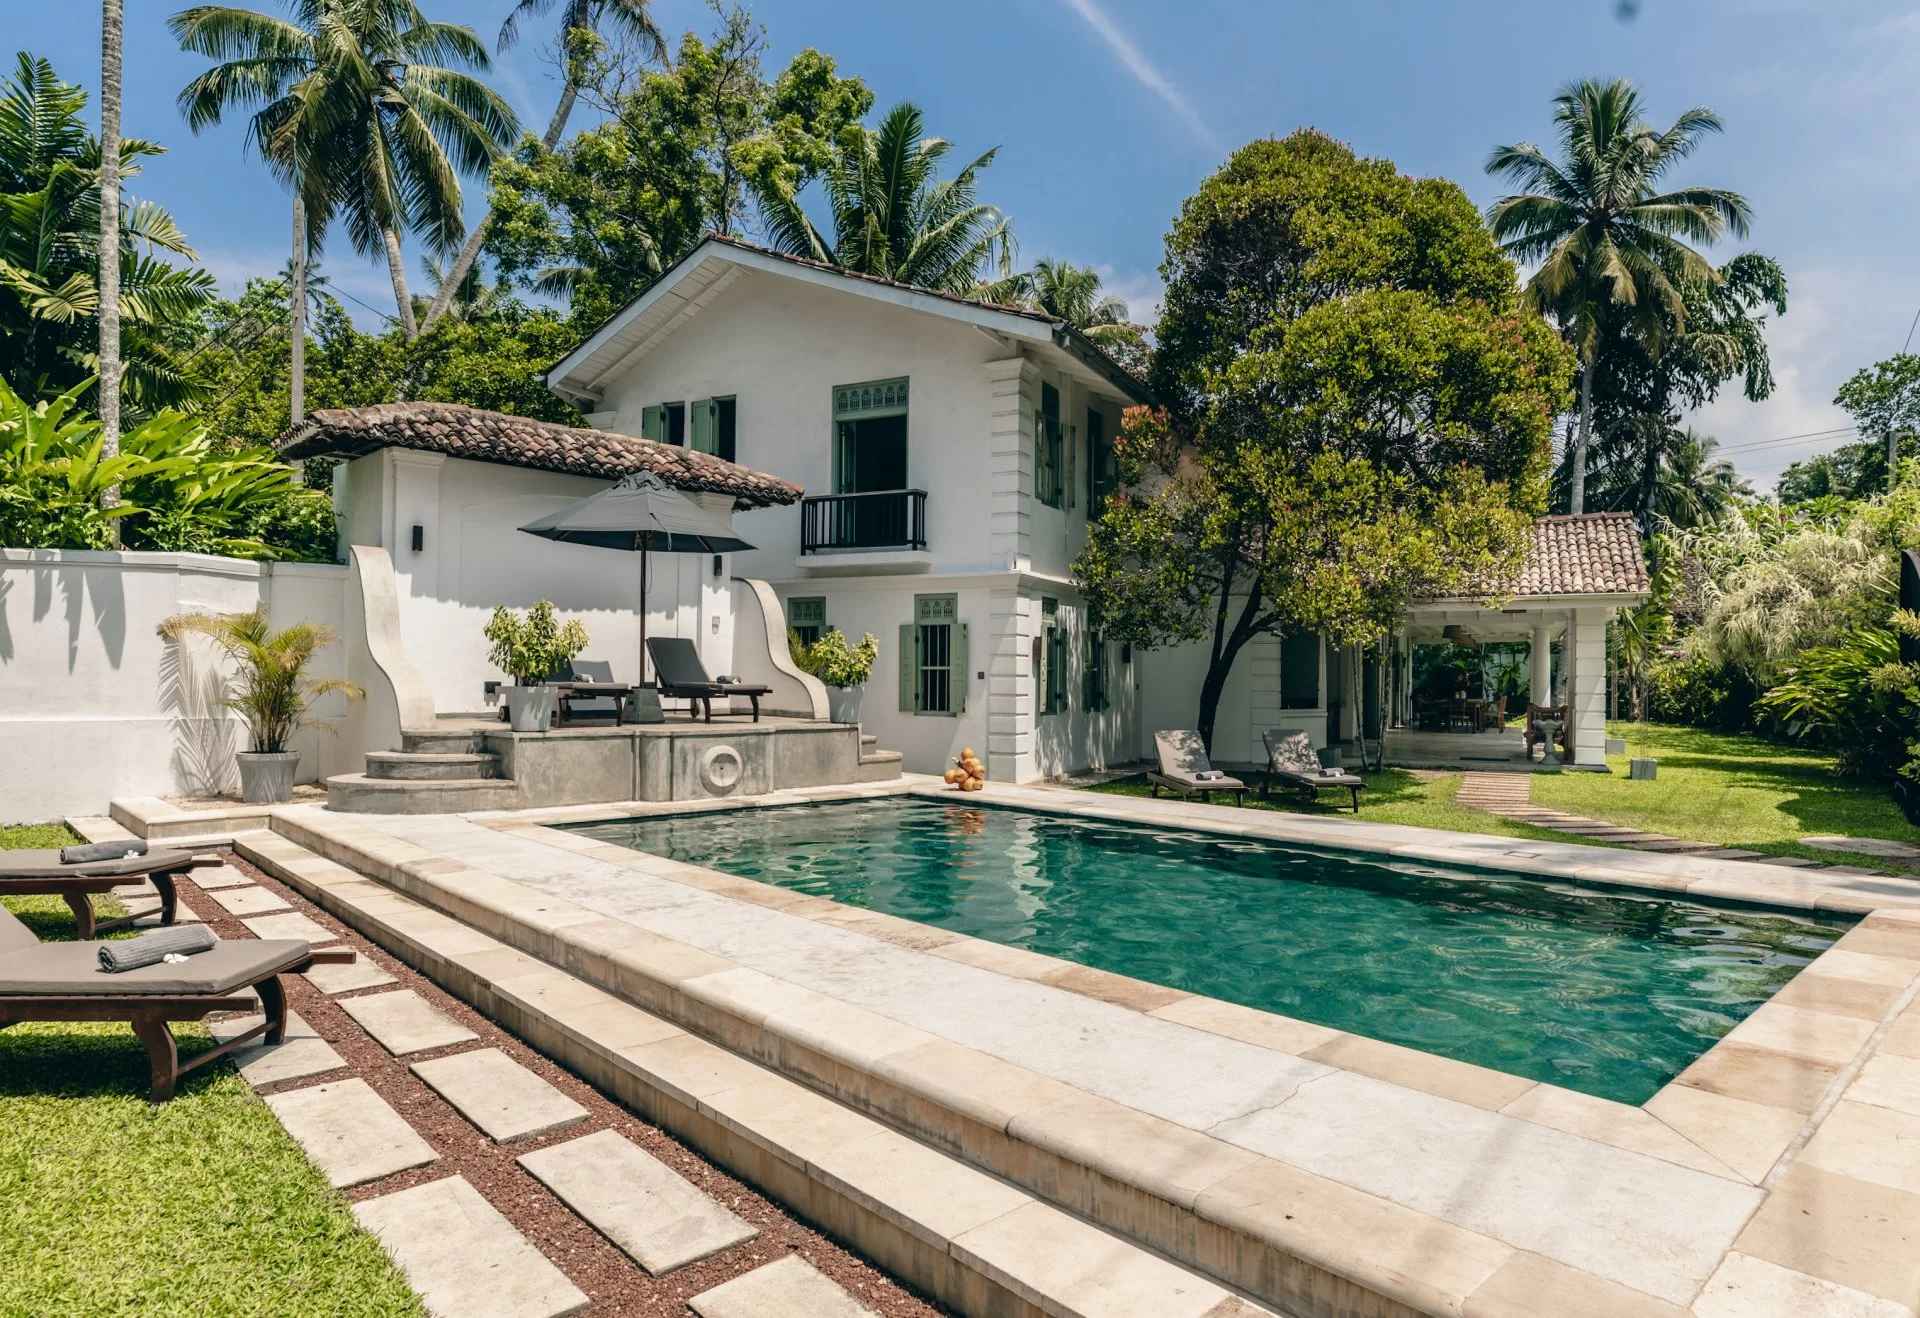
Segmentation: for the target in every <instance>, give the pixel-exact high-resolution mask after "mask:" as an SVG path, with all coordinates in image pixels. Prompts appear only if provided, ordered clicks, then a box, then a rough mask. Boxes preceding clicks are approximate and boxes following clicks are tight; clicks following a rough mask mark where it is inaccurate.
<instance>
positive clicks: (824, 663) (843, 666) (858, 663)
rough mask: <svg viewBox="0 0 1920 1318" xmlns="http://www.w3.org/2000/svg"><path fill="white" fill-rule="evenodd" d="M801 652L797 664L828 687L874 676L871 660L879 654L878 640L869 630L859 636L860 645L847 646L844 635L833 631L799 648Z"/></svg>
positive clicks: (862, 681)
mask: <svg viewBox="0 0 1920 1318" xmlns="http://www.w3.org/2000/svg"><path fill="white" fill-rule="evenodd" d="M802 654H803V655H804V658H803V659H802V661H801V664H800V667H801V668H802V669H804V670H805V671H807V672H809V673H812V674H813V675H814V676H815V677H817V678H819V679H820V680H821V681H822V682H825V683H826V684H827V685H828V686H838V687H849V686H861V685H864V684H865V682H866V680H867V679H868V678H869V677H872V676H873V664H874V661H875V660H876V659H878V658H879V657H880V642H878V641H876V640H874V639H873V634H872V633H871V632H869V633H867V635H865V636H862V637H861V638H860V644H858V645H849V644H848V643H847V638H846V637H845V636H843V635H841V634H840V632H839V631H837V630H835V631H830V632H826V633H824V634H823V635H822V636H821V637H820V639H819V640H817V641H815V642H814V643H813V644H812V645H809V646H804V647H802Z"/></svg>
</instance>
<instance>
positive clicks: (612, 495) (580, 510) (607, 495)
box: [520, 471, 753, 683]
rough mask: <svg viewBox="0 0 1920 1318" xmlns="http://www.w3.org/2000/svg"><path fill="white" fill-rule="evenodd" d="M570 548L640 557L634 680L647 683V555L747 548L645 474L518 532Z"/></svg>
mask: <svg viewBox="0 0 1920 1318" xmlns="http://www.w3.org/2000/svg"><path fill="white" fill-rule="evenodd" d="M520 529H521V530H522V531H525V532H526V533H527V534H528V535H537V536H541V537H543V538H545V539H548V540H559V541H563V542H564V543H566V544H571V545H598V546H599V547H600V548H602V549H627V550H635V551H638V553H639V555H640V680H641V681H642V682H643V683H644V682H645V681H646V680H647V555H648V554H649V553H661V554H731V553H734V552H736V551H738V550H742V549H752V548H753V546H752V545H750V544H748V543H747V542H746V541H745V540H742V539H741V538H740V537H739V536H736V535H735V534H734V533H733V528H732V527H730V526H729V525H728V524H727V520H726V518H724V517H722V516H720V515H719V514H717V513H711V512H708V511H707V510H706V509H705V508H702V507H701V506H700V505H699V504H697V503H695V502H694V501H693V500H692V499H689V498H688V497H687V496H686V495H684V494H682V493H680V491H678V490H676V489H674V488H673V487H671V486H669V485H668V484H667V483H666V482H665V481H663V480H661V479H660V477H658V476H657V475H655V474H654V473H653V472H650V471H634V472H629V473H627V474H626V475H625V476H622V477H621V478H620V480H619V482H618V483H617V484H616V485H614V487H613V488H612V489H608V490H602V491H600V493H598V494H595V495H591V496H589V497H588V498H585V499H582V500H580V502H578V503H570V504H568V505H567V506H566V507H564V508H562V509H560V511H558V512H555V513H549V514H548V515H547V516H545V517H542V518H540V519H538V520H537V521H532V522H528V523H527V524H526V525H525V526H523V527H521V528H520Z"/></svg>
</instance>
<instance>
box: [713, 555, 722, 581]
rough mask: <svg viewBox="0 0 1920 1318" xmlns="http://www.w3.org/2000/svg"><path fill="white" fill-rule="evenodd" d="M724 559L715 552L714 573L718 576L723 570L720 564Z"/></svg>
mask: <svg viewBox="0 0 1920 1318" xmlns="http://www.w3.org/2000/svg"><path fill="white" fill-rule="evenodd" d="M722 561H723V560H722V559H721V557H720V555H718V554H715V555H714V556H713V575H714V576H716V577H717V576H719V575H720V571H721V568H720V564H721V562H722Z"/></svg>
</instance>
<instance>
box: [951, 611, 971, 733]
mask: <svg viewBox="0 0 1920 1318" xmlns="http://www.w3.org/2000/svg"><path fill="white" fill-rule="evenodd" d="M972 663H973V660H972V659H971V658H970V657H969V655H968V651H967V624H966V623H964V622H961V623H955V624H954V628H953V712H954V713H956V714H964V713H966V712H967V686H968V684H970V683H971V682H972V681H973V669H972V667H971V665H972Z"/></svg>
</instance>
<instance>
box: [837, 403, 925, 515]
mask: <svg viewBox="0 0 1920 1318" xmlns="http://www.w3.org/2000/svg"><path fill="white" fill-rule="evenodd" d="M906 488H907V381H906V378H905V377H904V376H903V377H901V378H900V379H897V380H871V381H868V382H867V383H866V384H838V385H835V386H834V387H833V492H834V493H835V494H871V493H876V492H878V491H881V490H904V489H906Z"/></svg>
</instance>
